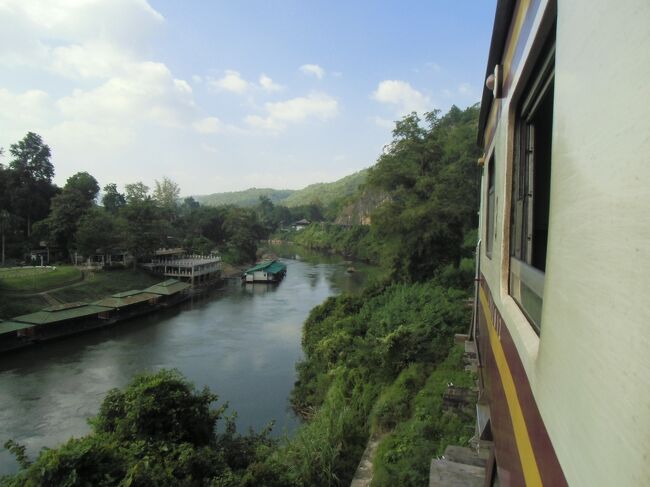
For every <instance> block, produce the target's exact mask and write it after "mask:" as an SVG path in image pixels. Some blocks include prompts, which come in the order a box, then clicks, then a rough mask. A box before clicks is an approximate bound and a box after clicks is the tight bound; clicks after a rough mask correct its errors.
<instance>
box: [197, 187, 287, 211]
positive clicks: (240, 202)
mask: <svg viewBox="0 0 650 487" xmlns="http://www.w3.org/2000/svg"><path fill="white" fill-rule="evenodd" d="M293 193H295V191H294V190H292V189H271V188H249V189H245V190H243V191H231V192H227V193H213V194H204V195H197V196H194V199H195V200H196V201H198V202H199V203H201V204H202V205H206V206H224V205H235V206H243V207H250V206H255V205H257V204H258V203H259V202H260V198H261V197H266V198H268V199H269V200H271V202H273V203H274V204H276V203H280V202H281V201H283V200H285V199H286V198H287V197H289V196H291V195H292V194H293Z"/></svg>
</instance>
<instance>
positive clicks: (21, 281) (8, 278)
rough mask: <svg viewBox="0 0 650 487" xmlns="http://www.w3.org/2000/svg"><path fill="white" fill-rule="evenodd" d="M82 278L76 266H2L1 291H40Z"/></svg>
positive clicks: (9, 292)
mask: <svg viewBox="0 0 650 487" xmlns="http://www.w3.org/2000/svg"><path fill="white" fill-rule="evenodd" d="M81 279H82V274H81V271H80V270H79V269H77V268H76V267H74V266H57V267H22V268H21V267H16V268H0V293H6V294H33V293H39V292H42V291H47V290H48V289H54V288H58V287H62V286H67V285H69V284H72V283H74V282H78V281H80V280H81Z"/></svg>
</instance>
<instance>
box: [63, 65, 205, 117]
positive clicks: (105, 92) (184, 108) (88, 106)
mask: <svg viewBox="0 0 650 487" xmlns="http://www.w3.org/2000/svg"><path fill="white" fill-rule="evenodd" d="M57 105H58V107H59V109H60V110H61V113H62V115H63V116H64V117H66V118H68V119H83V120H87V121H89V122H95V123H118V124H124V123H129V122H131V121H133V120H140V119H142V120H147V121H150V122H154V123H156V124H158V125H162V126H181V125H182V124H184V123H186V122H187V121H188V120H189V119H191V118H192V117H193V115H194V111H195V104H194V99H193V97H192V89H191V87H190V86H189V84H188V83H187V82H186V81H184V80H179V79H175V78H173V77H172V75H171V72H170V71H169V69H168V68H167V66H165V65H164V64H162V63H155V62H149V61H148V62H141V63H135V64H133V65H131V66H130V67H129V70H128V72H127V73H125V75H124V76H115V77H112V78H110V79H108V80H107V81H106V82H105V83H103V84H101V85H99V86H98V87H96V88H94V89H91V90H81V89H75V90H74V91H73V92H72V95H70V96H66V97H63V98H62V99H60V100H59V101H58V102H57Z"/></svg>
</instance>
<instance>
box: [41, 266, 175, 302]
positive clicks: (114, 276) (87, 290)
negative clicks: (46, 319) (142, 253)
mask: <svg viewBox="0 0 650 487" xmlns="http://www.w3.org/2000/svg"><path fill="white" fill-rule="evenodd" d="M162 280H163V278H162V277H160V276H152V275H150V274H147V273H146V272H144V271H141V270H132V269H124V270H111V271H101V272H91V273H89V274H88V275H87V276H86V279H85V280H84V281H83V283H81V284H78V285H76V286H71V287H69V288H66V289H61V290H59V291H54V292H52V293H49V294H50V296H53V297H55V298H56V299H58V300H59V301H62V302H64V303H70V302H73V301H96V300H98V299H101V298H103V297H106V296H109V295H111V294H114V293H119V292H122V291H130V290H131V289H144V288H147V287H149V286H152V285H154V284H156V283H159V282H160V281H162Z"/></svg>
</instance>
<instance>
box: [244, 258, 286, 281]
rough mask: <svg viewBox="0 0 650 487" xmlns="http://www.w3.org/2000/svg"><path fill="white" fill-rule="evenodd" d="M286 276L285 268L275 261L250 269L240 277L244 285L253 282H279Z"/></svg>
mask: <svg viewBox="0 0 650 487" xmlns="http://www.w3.org/2000/svg"><path fill="white" fill-rule="evenodd" d="M286 274H287V266H286V265H285V264H283V263H282V262H279V261H277V260H271V261H266V262H262V263H260V264H257V265H256V266H255V267H251V268H250V269H248V270H247V271H246V272H244V275H243V276H242V280H243V281H244V282H246V283H253V282H266V283H270V282H280V281H281V280H282V279H284V276H285V275H286Z"/></svg>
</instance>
